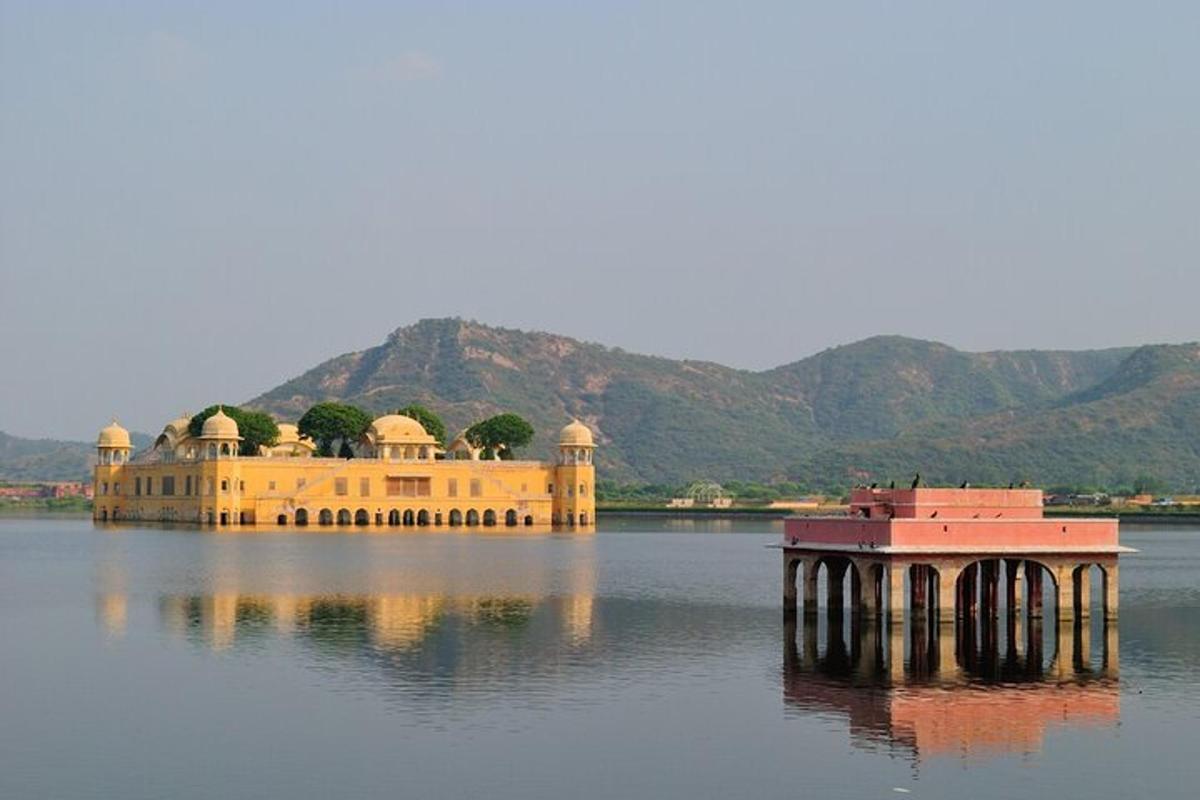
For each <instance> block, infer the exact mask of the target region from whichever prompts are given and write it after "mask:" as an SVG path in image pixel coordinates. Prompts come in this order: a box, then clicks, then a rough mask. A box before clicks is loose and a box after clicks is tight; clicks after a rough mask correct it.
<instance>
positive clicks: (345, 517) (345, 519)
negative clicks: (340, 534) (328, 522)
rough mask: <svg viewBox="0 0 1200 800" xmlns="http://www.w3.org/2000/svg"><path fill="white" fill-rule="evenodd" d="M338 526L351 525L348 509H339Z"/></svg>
mask: <svg viewBox="0 0 1200 800" xmlns="http://www.w3.org/2000/svg"><path fill="white" fill-rule="evenodd" d="M337 524H338V525H349V524H350V509H348V508H339V509H338V513H337Z"/></svg>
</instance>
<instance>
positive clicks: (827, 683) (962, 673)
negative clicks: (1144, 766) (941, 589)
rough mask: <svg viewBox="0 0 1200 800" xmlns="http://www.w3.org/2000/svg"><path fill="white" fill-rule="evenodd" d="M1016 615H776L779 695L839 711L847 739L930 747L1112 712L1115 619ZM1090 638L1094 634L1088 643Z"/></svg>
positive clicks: (1038, 735)
mask: <svg viewBox="0 0 1200 800" xmlns="http://www.w3.org/2000/svg"><path fill="white" fill-rule="evenodd" d="M1015 618H1018V617H1017V615H1003V614H1002V615H1000V616H998V617H990V618H989V617H987V616H984V617H983V618H982V619H977V620H971V619H969V618H968V620H966V621H965V622H964V621H961V620H960V621H959V622H958V623H957V624H953V623H951V624H938V623H937V620H936V618H934V619H932V620H931V619H928V618H921V617H918V618H917V619H915V620H913V621H912V622H911V623H909V624H906V625H888V624H886V622H885V623H882V624H881V623H880V622H879V621H877V620H871V619H866V618H863V617H861V616H858V615H844V614H843V613H842V612H841V611H840V610H839V609H837V608H834V609H832V610H826V609H822V612H821V614H820V616H818V615H815V614H807V615H801V616H799V618H797V617H795V616H792V617H789V618H787V619H786V620H785V622H784V643H783V696H784V702H785V703H786V704H787V706H788V707H789V708H791V709H794V710H799V711H803V712H812V713H833V714H837V715H843V716H844V717H845V718H846V719H847V720H848V722H849V726H850V736H851V740H852V741H853V743H855V744H856V745H860V746H867V747H871V746H882V747H885V748H889V749H898V750H902V751H906V752H908V753H910V754H911V755H912V756H913V757H914V758H917V759H920V758H924V757H930V756H957V757H965V756H988V755H997V754H1003V753H1031V752H1037V751H1039V750H1040V749H1041V748H1042V745H1043V740H1044V738H1045V735H1046V733H1047V730H1048V729H1049V728H1051V727H1052V726H1056V725H1059V726H1061V725H1067V726H1073V727H1081V728H1082V727H1094V726H1110V725H1115V724H1116V723H1117V722H1118V720H1119V718H1120V691H1119V687H1118V670H1119V666H1118V663H1119V652H1118V651H1119V640H1118V632H1117V623H1116V621H1115V620H1112V621H1107V622H1105V621H1103V620H1095V621H1089V620H1086V619H1084V620H1077V621H1075V622H1074V624H1072V623H1071V622H1069V621H1068V622H1066V623H1065V624H1063V623H1060V624H1057V625H1056V624H1055V623H1054V622H1053V621H1051V622H1050V623H1049V630H1047V628H1046V627H1044V626H1043V623H1042V621H1041V620H1033V621H1031V622H1030V623H1029V624H1028V625H1027V627H1026V629H1025V630H1024V631H1022V630H1020V628H1019V627H1017V626H1016V625H1014V624H1013V622H1014V620H1015ZM1093 639H1099V641H1098V642H1097V644H1098V645H1099V646H1098V647H1093V645H1092V642H1093Z"/></svg>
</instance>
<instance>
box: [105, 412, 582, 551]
mask: <svg viewBox="0 0 1200 800" xmlns="http://www.w3.org/2000/svg"><path fill="white" fill-rule="evenodd" d="M188 422H189V419H188V417H186V416H185V417H180V418H179V419H177V420H174V421H172V422H170V423H169V424H168V425H167V426H166V427H165V428H164V429H163V432H162V434H161V435H160V436H159V437H158V438H157V440H155V443H154V446H153V447H152V448H150V449H148V450H146V451H144V452H141V453H139V454H137V455H136V456H134V455H133V448H132V446H131V443H130V439H129V432H128V431H127V430H125V429H124V428H122V427H121V426H120V425H118V424H117V423H115V422H114V423H113V424H111V425H109V426H108V427H106V428H104V429H103V430H101V431H100V436H99V439H98V440H97V442H96V449H97V451H98V452H97V454H98V459H97V464H96V470H95V478H94V480H95V490H96V500H95V507H94V511H93V517H94V518H95V519H96V520H97V521H100V522H109V521H117V520H153V521H162V522H176V521H178V522H191V523H200V524H206V525H219V526H231V527H236V526H254V525H258V526H272V525H276V526H277V525H298V526H303V525H342V526H363V527H387V526H392V527H396V526H433V527H442V526H460V525H461V526H468V527H472V526H497V525H498V526H508V527H514V526H547V525H563V526H568V527H577V528H585V529H586V528H589V527H590V526H591V525H592V524H593V522H594V520H595V517H596V503H595V499H594V496H593V495H594V489H595V467H594V465H593V459H592V456H593V454H594V451H595V444H594V441H593V439H592V432H591V431H590V430H589V429H588V428H587V426H586V425H584V424H583V423H581V422H579V421H577V420H576V421H573V422H571V423H570V424H569V425H567V426H566V427H565V428H563V429H562V431H561V432H560V433H559V437H558V457H557V459H556V460H555V461H553V462H543V461H500V460H485V459H481V458H480V453H479V451H478V450H476V449H475V448H473V447H471V445H470V444H469V443H468V442H467V441H466V440H465V439H464V438H463V437H462V436H461V435H460V436H459V437H458V438H456V439H455V440H454V441H453V442H451V443H450V445H449V446H448V447H447V448H446V449H445V450H442V449H441V448H440V447H439V446H438V445H437V442H436V441H435V440H434V438H433V436H431V435H430V434H429V433H427V432H426V431H425V429H424V428H423V427H421V424H420V423H419V422H417V421H416V420H414V419H411V418H409V417H405V416H400V415H398V414H389V415H387V416H383V417H379V418H378V419H376V420H375V421H374V422H372V423H371V427H370V428H369V429H368V431H367V433H366V435H365V436H364V437H363V441H362V442H360V443H359V452H360V454H361V455H362V456H363V457H361V458H320V457H318V456H316V455H314V453H315V450H316V448H315V447H314V445H313V444H312V442H310V441H309V440H308V439H305V438H302V437H301V436H300V435H299V432H298V431H297V429H296V426H295V425H291V424H286V423H283V424H280V425H279V433H280V435H279V440H278V442H277V443H276V444H275V445H274V446H272V447H269V448H261V449H260V452H259V454H258V455H256V456H242V455H238V449H239V443H240V441H241V437H240V436H239V435H238V426H237V423H236V422H235V421H234V420H233V419H232V418H231V417H229V416H228V415H227V414H225V413H224V411H218V412H217V413H216V414H213V415H212V416H211V417H209V418H208V419H206V420H205V421H204V427H203V430H202V431H201V433H200V435H199V436H196V437H194V436H191V435H190V434H189V433H188Z"/></svg>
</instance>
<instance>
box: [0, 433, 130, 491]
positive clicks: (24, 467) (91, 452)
mask: <svg viewBox="0 0 1200 800" xmlns="http://www.w3.org/2000/svg"><path fill="white" fill-rule="evenodd" d="M130 438H131V439H132V440H133V445H134V447H144V446H146V445H147V444H149V443H150V441H151V439H150V437H149V436H147V435H145V434H140V433H133V434H131V435H130ZM95 463H96V443H95V442H77V441H67V440H59V439H24V438H22V437H20V436H12V435H9V434H7V433H5V432H4V431H0V480H3V481H13V482H19V481H81V480H87V479H89V478H90V476H91V470H92V466H93V465H94V464H95Z"/></svg>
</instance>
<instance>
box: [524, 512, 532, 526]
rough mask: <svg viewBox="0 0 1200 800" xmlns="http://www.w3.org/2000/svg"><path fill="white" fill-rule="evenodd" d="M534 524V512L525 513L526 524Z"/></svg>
mask: <svg viewBox="0 0 1200 800" xmlns="http://www.w3.org/2000/svg"><path fill="white" fill-rule="evenodd" d="M532 525H533V514H526V515H525V526H526V527H530V526H532Z"/></svg>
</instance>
